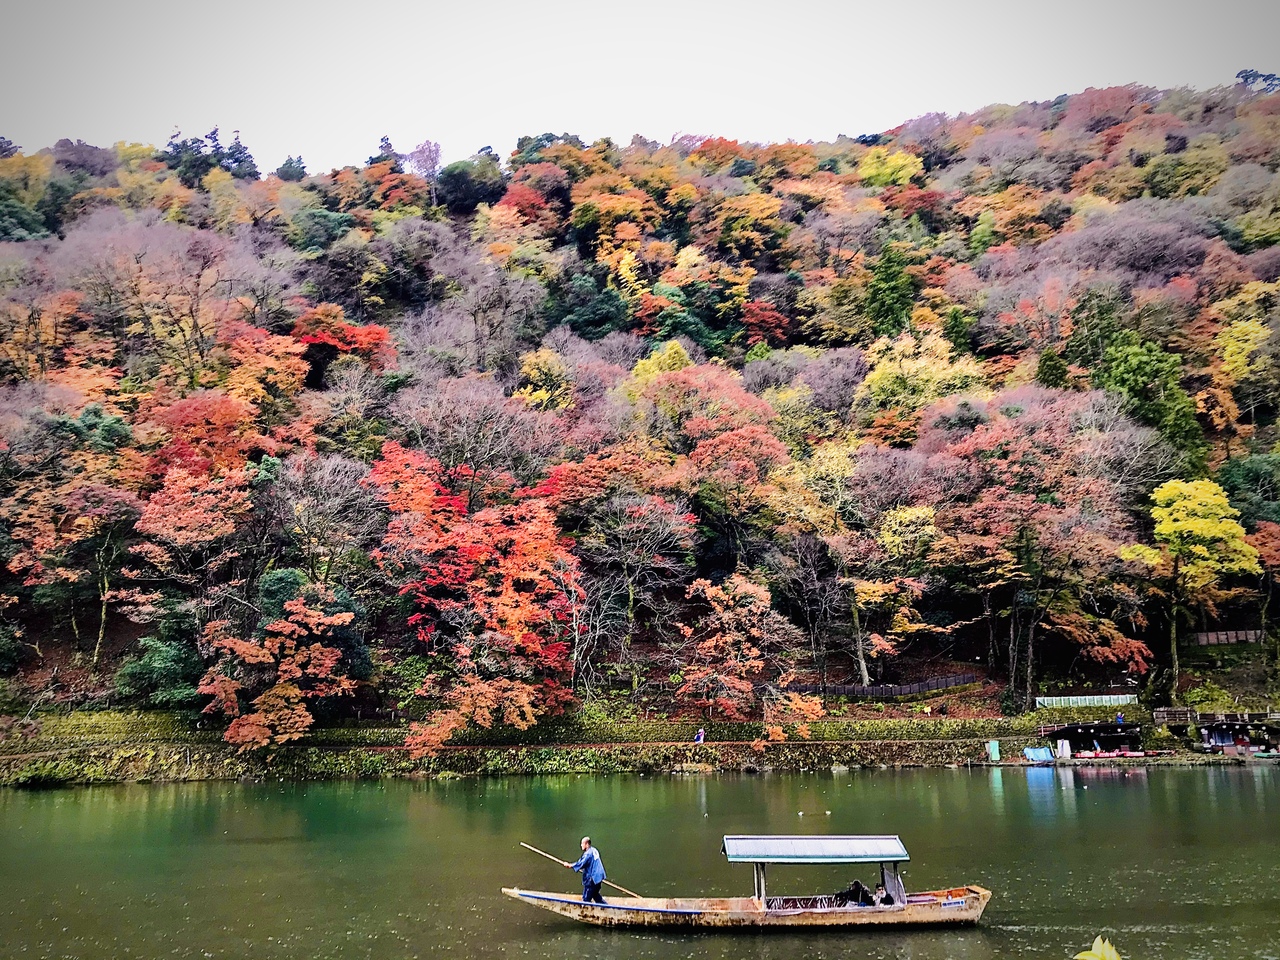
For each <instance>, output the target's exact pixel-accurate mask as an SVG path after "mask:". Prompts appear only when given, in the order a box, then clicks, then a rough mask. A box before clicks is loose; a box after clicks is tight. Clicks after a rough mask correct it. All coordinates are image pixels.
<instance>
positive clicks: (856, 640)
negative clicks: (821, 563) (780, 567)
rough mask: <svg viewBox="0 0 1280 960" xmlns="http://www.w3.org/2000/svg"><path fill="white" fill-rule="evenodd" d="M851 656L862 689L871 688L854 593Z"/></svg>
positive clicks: (856, 598)
mask: <svg viewBox="0 0 1280 960" xmlns="http://www.w3.org/2000/svg"><path fill="white" fill-rule="evenodd" d="M850 606H852V608H853V654H854V657H855V658H856V659H857V661H858V676H859V678H860V679H861V681H862V685H863V686H864V687H869V686H871V674H869V673H868V672H867V642H866V638H865V637H864V636H863V634H862V621H861V619H860V618H859V617H858V597H857V593H856V592H855V593H854V597H853V603H852V604H850Z"/></svg>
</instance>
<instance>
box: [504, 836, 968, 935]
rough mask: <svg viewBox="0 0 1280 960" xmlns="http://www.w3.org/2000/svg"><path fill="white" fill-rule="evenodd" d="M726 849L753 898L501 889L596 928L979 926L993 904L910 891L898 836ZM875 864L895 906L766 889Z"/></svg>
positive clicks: (743, 840) (728, 844) (758, 841)
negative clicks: (772, 882)
mask: <svg viewBox="0 0 1280 960" xmlns="http://www.w3.org/2000/svg"><path fill="white" fill-rule="evenodd" d="M721 852H723V853H724V854H725V856H726V857H727V858H728V860H729V862H731V863H750V864H752V865H753V867H754V873H755V891H754V893H753V895H752V896H750V897H609V898H608V902H606V903H603V904H599V903H584V902H583V901H582V900H581V899H580V898H578V897H575V896H573V895H572V894H565V893H551V892H547V891H541V890H521V889H519V888H517V887H504V888H503V890H502V892H503V893H504V894H506V895H507V896H509V897H512V898H514V899H516V900H520V901H523V902H524V903H528V904H530V905H531V906H535V907H540V908H541V909H543V910H550V911H552V912H553V913H558V914H560V915H561V916H565V917H569V918H571V919H574V920H579V921H581V922H583V923H590V924H594V925H596V926H637V927H656V926H678V927H717V928H728V929H732V928H742V927H861V926H869V927H870V926H877V927H878V926H924V925H952V924H973V923H977V922H978V920H979V918H980V917H981V916H982V911H983V910H984V909H986V906H987V902H988V901H989V900H990V899H991V891H990V890H987V889H986V888H985V887H979V886H974V885H972V884H971V885H967V886H962V887H951V888H948V889H945V890H929V891H924V892H920V893H907V892H906V890H905V888H904V886H903V883H902V877H901V874H900V872H899V869H898V867H899V865H900V864H902V863H905V862H907V861H909V860H910V859H911V858H910V856H909V855H908V854H907V849H906V847H905V846H903V844H902V841H901V839H899V838H898V837H896V836H728V837H725V838H724V845H723V847H722V848H721ZM787 863H792V864H798V863H808V864H832V865H834V864H873V863H874V864H877V865H878V866H879V867H880V877H881V883H883V884H884V887H885V889H886V891H887V892H888V894H889V896H890V897H892V900H893V902H892V904H891V905H886V906H862V905H858V904H854V903H849V902H846V901H845V899H844V898H842V897H841V895H839V894H836V895H820V896H810V897H773V896H769V895H768V894H767V892H766V889H765V876H766V867H767V866H769V865H773V864H787Z"/></svg>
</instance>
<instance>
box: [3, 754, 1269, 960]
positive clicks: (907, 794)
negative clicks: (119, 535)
mask: <svg viewBox="0 0 1280 960" xmlns="http://www.w3.org/2000/svg"><path fill="white" fill-rule="evenodd" d="M802 814H803V815H802ZM583 833H590V834H592V836H593V837H594V838H595V839H596V842H597V845H598V846H599V848H600V850H601V852H602V853H603V856H604V861H605V865H606V867H607V868H608V870H609V874H610V877H611V878H613V879H615V880H617V881H618V882H620V883H622V884H623V885H624V886H627V887H630V888H631V889H633V890H638V891H640V892H641V893H644V894H646V895H649V896H661V895H676V894H681V895H696V894H703V893H707V894H711V893H722V894H741V895H746V894H749V892H750V890H751V872H750V868H749V867H746V866H742V865H733V866H731V865H729V864H727V863H725V861H724V858H723V857H722V856H721V855H720V853H719V845H720V837H721V836H722V835H723V834H726V833H898V834H901V835H902V838H903V840H904V842H905V843H906V845H907V848H908V850H910V852H911V854H912V858H913V859H912V862H911V864H910V866H909V868H908V872H907V887H908V889H929V888H933V887H941V886H947V885H951V884H956V883H964V882H971V883H979V884H982V885H984V886H986V887H989V888H990V889H992V890H993V891H994V892H995V898H994V899H993V900H992V902H991V905H990V907H989V908H988V910H987V913H986V916H985V917H984V919H983V923H982V925H981V926H980V927H977V928H970V929H962V930H953V931H946V930H919V931H915V932H894V933H870V934H867V933H857V934H850V933H823V932H812V933H808V932H806V933H803V934H801V935H796V934H792V933H787V932H782V931H774V932H770V933H763V934H752V933H745V934H744V933H738V934H723V933H717V934H700V935H674V936H673V935H670V934H666V935H656V934H654V933H643V932H626V931H619V930H598V929H594V928H590V927H584V926H578V925H576V924H573V923H572V922H570V921H566V920H562V919H560V918H557V917H555V916H553V915H552V914H549V913H544V912H542V911H539V910H535V909H533V908H531V907H528V906H525V905H523V904H519V903H516V902H513V901H510V900H507V899H506V898H504V897H502V896H501V894H500V893H499V892H498V888H499V887H500V886H503V885H513V884H518V885H520V886H525V887H533V888H544V889H546V888H551V889H564V890H575V889H578V885H577V883H576V876H574V875H570V874H569V872H568V871H566V870H564V869H563V868H561V867H557V866H555V865H554V864H551V863H549V862H547V861H545V860H542V859H540V858H539V857H536V856H535V855H533V854H531V853H528V852H525V851H523V850H521V849H520V848H519V847H518V846H517V843H518V841H520V840H528V841H530V842H532V843H534V844H536V845H538V846H541V847H543V848H544V849H549V850H551V851H553V852H557V853H559V854H560V855H562V856H565V857H569V856H570V855H572V854H573V853H574V851H575V850H576V848H577V840H578V838H579V837H580V836H581V835H582V834H583ZM870 873H871V871H870V870H868V869H866V868H863V869H861V870H859V869H858V868H813V867H809V868H783V867H775V868H774V869H773V870H771V871H770V892H771V893H774V892H776V893H802V892H829V891H832V890H835V889H836V888H838V887H839V886H842V885H843V884H844V883H845V882H847V881H848V880H850V879H853V877H855V876H858V875H859V874H865V875H864V876H862V879H864V880H868V879H870V878H871V877H870ZM606 893H607V888H606ZM1097 933H1106V934H1107V935H1108V936H1110V937H1111V938H1112V939H1113V940H1114V942H1115V943H1116V945H1117V947H1118V948H1119V949H1120V952H1121V954H1122V956H1123V957H1124V958H1125V960H1155V958H1177V960H1243V958H1249V960H1257V958H1277V957H1280V769H1277V768H1276V767H1274V766H1271V767H1268V766H1263V765H1255V766H1250V767H1244V768H1212V769H1204V768H1202V769H1128V770H1119V769H1096V770H1084V769H1079V770H1067V769H1062V770H1054V769H1004V770H1002V769H981V770H972V771H970V770H946V769H940V770H905V771H891V770H885V771H850V772H846V773H820V774H786V775H766V776H756V777H751V776H728V775H724V776H708V777H645V776H616V777H600V778H595V777H586V776H583V777H574V776H563V777H544V778H528V779H521V778H511V779H493V780H458V781H442V782H402V781H387V782H359V783H354V782H352V783H311V784H292V783H266V784H227V783H203V784H186V785H166V786H160V785H151V786H121V787H101V788H90V789H78V790H62V791H53V792H44V793H41V792H33V793H28V792H19V791H12V790H9V791H0V957H5V958H8V957H14V958H16V957H23V958H35V957H42V958H43V957H49V958H54V957H57V958H62V957H74V958H76V960H105V958H123V957H130V958H170V957H173V958H184V957H192V958H234V960H240V958H247V957H253V958H267V960H271V958H308V960H312V958H327V957H335V958H337V957H340V958H365V957H368V958H397V960H398V958H409V957H424V958H426V957H451V958H453V957H457V958H462V957H471V958H490V957H492V958H498V957H502V958H519V957H533V958H538V960H541V958H556V960H560V958H574V960H577V958H608V960H641V958H649V957H655V958H684V957H690V958H695V957H696V958H699V960H703V958H735V960H736V958H742V957H750V958H753V960H792V958H794V960H801V958H803V960H824V958H846V957H869V958H894V960H943V958H954V960H997V958H998V960H1010V958H1021V957H1051V958H1064V957H1071V956H1073V955H1074V954H1075V953H1076V952H1077V951H1079V950H1082V949H1084V948H1086V947H1087V946H1088V945H1089V944H1090V943H1091V942H1092V940H1093V937H1094V936H1095V935H1096V934H1097Z"/></svg>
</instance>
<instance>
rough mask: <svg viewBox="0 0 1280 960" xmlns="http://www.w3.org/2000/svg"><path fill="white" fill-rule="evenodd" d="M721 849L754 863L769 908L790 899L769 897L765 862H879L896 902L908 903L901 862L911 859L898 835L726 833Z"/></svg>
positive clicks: (757, 888)
mask: <svg viewBox="0 0 1280 960" xmlns="http://www.w3.org/2000/svg"><path fill="white" fill-rule="evenodd" d="M720 851H721V852H722V853H723V854H724V855H725V858H726V859H727V860H728V861H729V862H730V863H750V864H753V865H754V866H755V897H756V899H757V900H759V901H760V903H761V904H762V905H763V906H765V908H766V909H770V910H772V909H785V908H786V907H787V906H789V904H786V903H784V902H783V901H784V900H789V899H791V898H779V897H774V898H766V896H765V887H764V875H765V865H766V864H770V863H830V864H836V863H878V864H880V878H881V882H882V883H883V884H884V886H885V890H887V891H888V892H889V894H890V896H892V897H893V902H894V904H895V905H905V904H906V902H907V893H906V889H905V888H904V886H903V883H902V878H901V876H899V874H898V864H899V863H904V862H907V861H909V860H910V859H911V856H910V854H908V853H907V848H906V847H905V846H903V844H902V840H901V839H900V838H899V837H896V836H892V835H878V836H877V835H868V836H836V837H832V836H743V835H736V836H726V837H725V838H724V842H723V844H722V845H721V847H720Z"/></svg>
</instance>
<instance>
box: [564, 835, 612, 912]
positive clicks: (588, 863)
mask: <svg viewBox="0 0 1280 960" xmlns="http://www.w3.org/2000/svg"><path fill="white" fill-rule="evenodd" d="M566 866H567V867H569V868H570V869H573V870H580V871H582V901H583V903H604V897H602V896H600V884H602V883H603V882H604V864H603V863H601V862H600V851H599V850H597V849H596V848H595V847H593V846H592V845H591V838H590V837H583V838H582V856H580V857H579V858H578V862H577V863H569V864H566Z"/></svg>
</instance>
